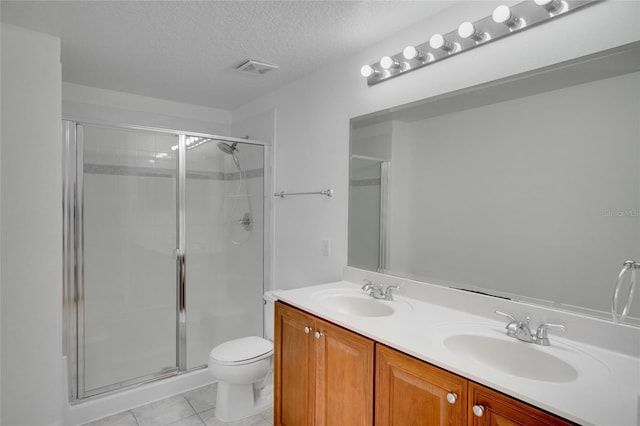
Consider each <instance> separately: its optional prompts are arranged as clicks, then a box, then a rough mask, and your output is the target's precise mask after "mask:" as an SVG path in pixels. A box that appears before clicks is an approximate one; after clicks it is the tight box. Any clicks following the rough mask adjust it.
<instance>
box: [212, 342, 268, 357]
mask: <svg viewBox="0 0 640 426" xmlns="http://www.w3.org/2000/svg"><path fill="white" fill-rule="evenodd" d="M271 351H273V343H271V342H270V341H268V340H266V339H263V338H262V337H258V336H249V337H241V338H239V339H235V340H230V341H228V342H224V343H221V344H219V345H218V346H216V347H215V348H213V350H212V351H211V353H210V354H209V356H210V357H211V358H213V359H216V360H218V361H222V362H239V361H245V360H248V359H252V358H257V357H259V356H262V355H264V354H266V353H269V352H271Z"/></svg>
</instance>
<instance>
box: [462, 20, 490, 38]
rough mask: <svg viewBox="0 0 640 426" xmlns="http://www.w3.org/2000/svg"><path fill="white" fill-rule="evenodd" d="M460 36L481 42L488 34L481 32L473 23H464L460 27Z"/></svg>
mask: <svg viewBox="0 0 640 426" xmlns="http://www.w3.org/2000/svg"><path fill="white" fill-rule="evenodd" d="M458 35H459V36H460V37H461V38H470V39H472V40H475V41H481V40H483V39H484V38H485V37H486V33H485V32H483V31H480V30H479V29H477V28H476V26H475V25H473V24H472V23H471V22H463V23H462V24H460V26H459V27H458Z"/></svg>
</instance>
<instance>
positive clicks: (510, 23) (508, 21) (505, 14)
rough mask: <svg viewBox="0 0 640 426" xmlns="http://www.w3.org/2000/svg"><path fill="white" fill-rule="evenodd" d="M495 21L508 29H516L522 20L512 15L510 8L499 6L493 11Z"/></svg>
mask: <svg viewBox="0 0 640 426" xmlns="http://www.w3.org/2000/svg"><path fill="white" fill-rule="evenodd" d="M492 17H493V21H494V22H496V23H498V24H504V25H506V26H507V27H514V26H516V25H517V24H518V22H519V21H520V19H519V18H518V17H517V16H515V15H514V14H513V13H511V9H509V6H505V5H502V6H498V7H496V8H495V9H494V11H493V15H492Z"/></svg>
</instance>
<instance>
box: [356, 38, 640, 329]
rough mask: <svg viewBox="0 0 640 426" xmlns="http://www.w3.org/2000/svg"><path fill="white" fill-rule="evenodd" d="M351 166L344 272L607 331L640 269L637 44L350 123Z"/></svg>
mask: <svg viewBox="0 0 640 426" xmlns="http://www.w3.org/2000/svg"><path fill="white" fill-rule="evenodd" d="M350 159H351V161H350V182H349V260H348V263H349V266H353V267H356V268H361V269H366V270H371V271H377V272H382V273H386V274H391V275H395V276H399V277H404V278H411V279H415V280H419V281H424V282H428V283H432V284H441V285H446V286H450V287H456V288H460V289H465V290H471V291H479V292H483V293H487V294H490V295H494V296H498V297H508V298H511V299H515V300H521V301H528V302H534V303H539V304H544V305H547V306H554V307H557V308H560V309H565V310H571V311H579V312H582V313H586V314H589V315H594V316H599V317H603V318H611V313H610V309H611V298H612V293H613V289H614V286H615V284H616V279H617V277H618V273H619V272H620V270H621V268H622V266H623V262H624V261H626V260H635V261H640V43H633V44H630V45H626V46H621V47H619V48H616V49H612V50H608V51H604V52H601V53H598V54H594V55H590V56H587V57H583V58H579V59H577V60H573V61H570V62H566V63H561V64H557V65H556V66H551V67H547V68H544V69H540V70H536V71H533V72H528V73H526V74H523V75H518V76H514V77H511V78H507V79H504V80H500V81H495V82H491V83H488V84H483V85H481V86H477V87H472V88H468V89H464V90H460V91H457V92H454V93H449V94H446V95H441V96H437V97H435V98H430V99H426V100H423V101H419V102H415V103H412V104H409V105H403V106H399V107H395V108H391V109H389V110H385V111H380V112H377V113H373V114H369V115H366V116H361V117H356V118H353V119H352V120H351V149H350ZM639 276H640V275H639ZM629 288H630V284H629V283H628V282H627V283H625V284H623V287H622V290H621V297H623V298H624V297H626V295H627V294H628V290H629ZM634 299H635V301H634V303H633V305H632V308H631V311H630V315H629V317H630V318H627V321H626V322H628V323H633V324H636V325H637V324H640V321H639V320H638V318H640V300H638V299H640V290H639V291H636V294H635V297H634ZM625 302H626V300H623V301H622V302H621V303H622V304H624V303H625Z"/></svg>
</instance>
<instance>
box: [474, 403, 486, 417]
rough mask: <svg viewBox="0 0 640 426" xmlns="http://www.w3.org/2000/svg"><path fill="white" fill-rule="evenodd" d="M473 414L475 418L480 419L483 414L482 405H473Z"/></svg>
mask: <svg viewBox="0 0 640 426" xmlns="http://www.w3.org/2000/svg"><path fill="white" fill-rule="evenodd" d="M473 414H475V415H476V416H477V417H482V415H483V414H484V407H483V406H482V405H474V406H473Z"/></svg>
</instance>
